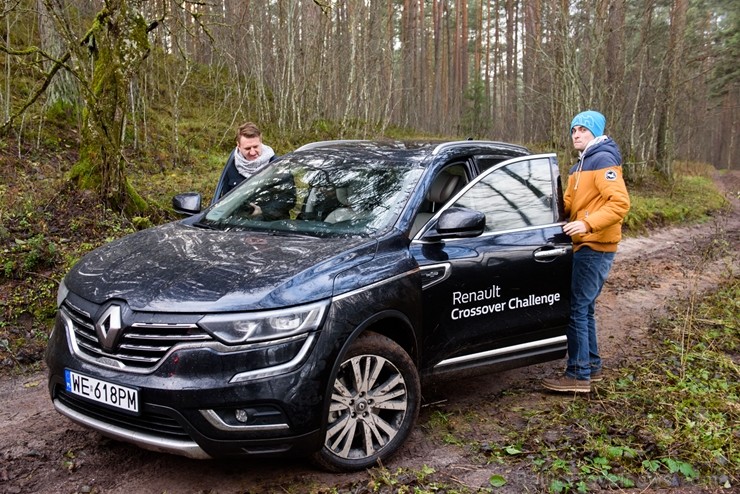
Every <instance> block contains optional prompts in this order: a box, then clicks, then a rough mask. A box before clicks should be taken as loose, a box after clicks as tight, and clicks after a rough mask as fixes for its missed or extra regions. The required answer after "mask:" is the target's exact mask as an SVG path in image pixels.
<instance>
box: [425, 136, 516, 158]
mask: <svg viewBox="0 0 740 494" xmlns="http://www.w3.org/2000/svg"><path fill="white" fill-rule="evenodd" d="M471 144H473V145H477V146H481V145H493V146H498V147H507V148H509V149H519V150H522V151H525V152H527V153H529V149H527V148H525V147H524V146H519V145H518V144H511V143H509V142H499V141H483V140H475V141H474V140H466V141H450V142H443V143H442V144H440V145H438V146H437V147H436V148H434V150H433V151H432V156H436V155H437V154H439V153H441V152H442V151H444V150H445V149H447V148H451V147H456V146H464V145H471Z"/></svg>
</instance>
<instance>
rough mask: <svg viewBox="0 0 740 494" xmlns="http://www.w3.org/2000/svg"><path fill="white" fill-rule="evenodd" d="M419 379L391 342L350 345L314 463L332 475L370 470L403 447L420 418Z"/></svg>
mask: <svg viewBox="0 0 740 494" xmlns="http://www.w3.org/2000/svg"><path fill="white" fill-rule="evenodd" d="M420 397H421V390H420V384H419V373H418V371H417V370H416V366H415V365H414V362H413V361H412V360H411V358H410V357H409V356H408V354H407V353H406V352H405V351H404V350H403V348H401V347H400V346H399V345H398V344H397V343H395V342H394V341H393V340H391V339H390V338H387V337H385V336H381V335H379V334H376V333H366V334H364V335H362V336H360V337H359V338H358V339H357V341H355V342H354V343H353V344H352V346H351V347H350V349H349V350H348V352H347V354H346V355H345V357H344V359H343V361H342V364H341V365H340V366H339V369H338V371H337V374H336V376H334V379H333V381H332V394H331V402H330V404H329V409H328V411H327V413H328V416H327V430H326V437H325V439H324V446H323V447H322V448H321V450H320V451H319V452H318V453H316V454H315V456H314V460H315V461H316V462H317V463H318V464H319V465H320V466H322V467H323V468H326V469H327V470H331V471H335V472H343V471H352V470H361V469H365V468H369V467H372V466H373V465H375V464H376V463H377V462H378V460H385V459H386V458H388V457H390V456H391V455H392V454H393V453H395V452H396V450H398V448H399V447H400V446H401V445H402V444H403V442H404V441H405V440H406V438H407V437H408V435H409V434H410V433H411V431H412V430H413V428H414V425H415V424H416V419H417V417H418V415H419V401H420Z"/></svg>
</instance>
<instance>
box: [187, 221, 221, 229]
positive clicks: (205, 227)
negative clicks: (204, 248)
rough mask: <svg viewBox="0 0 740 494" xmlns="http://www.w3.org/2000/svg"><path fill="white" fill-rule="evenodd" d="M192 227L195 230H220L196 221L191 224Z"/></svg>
mask: <svg viewBox="0 0 740 494" xmlns="http://www.w3.org/2000/svg"><path fill="white" fill-rule="evenodd" d="M193 226H194V227H197V228H203V229H205V230H220V228H217V227H215V226H213V225H211V224H208V223H203V222H201V221H196V222H195V223H193Z"/></svg>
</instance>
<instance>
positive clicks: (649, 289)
mask: <svg viewBox="0 0 740 494" xmlns="http://www.w3.org/2000/svg"><path fill="white" fill-rule="evenodd" d="M719 183H720V185H721V186H722V187H723V188H724V189H725V191H727V192H728V197H729V198H730V199H731V200H732V201H733V206H734V207H733V209H732V211H731V212H729V213H727V214H723V215H721V216H718V217H716V218H714V219H713V220H712V221H711V222H708V223H705V224H702V225H695V226H689V227H683V228H672V229H665V230H661V231H657V232H653V233H651V234H650V235H647V236H643V237H639V238H628V239H625V240H624V241H623V242H622V244H621V245H620V250H619V253H618V254H617V258H616V261H615V264H614V267H613V269H612V272H611V275H610V278H609V280H608V282H607V284H606V286H605V288H604V292H603V293H602V296H601V297H600V299H599V301H598V307H597V318H598V322H599V335H600V342H601V351H602V356H603V357H604V359H605V365H606V370H605V374H606V376H605V378H606V379H605V382H604V383H602V384H600V385H599V386H598V387H597V389H596V391H594V392H593V393H591V394H590V395H587V396H578V397H574V396H570V395H558V394H553V393H549V392H545V391H543V390H542V388H541V386H540V384H539V382H540V380H541V379H542V378H543V377H549V376H554V375H555V374H556V373H558V372H559V371H560V370H561V368H562V366H563V362H550V363H546V364H540V365H536V366H531V367H528V368H523V369H517V370H512V371H507V372H503V373H497V374H480V375H473V376H464V377H460V378H457V379H446V380H445V381H441V382H437V383H434V384H432V385H430V386H428V387H427V389H425V390H424V406H423V409H422V412H421V415H420V418H419V422H418V425H417V427H416V429H415V430H414V432H413V433H412V435H411V437H410V439H409V441H408V442H407V443H406V445H405V446H404V447H403V448H402V449H401V451H400V452H399V453H398V454H397V455H396V456H395V457H394V458H392V459H391V461H389V462H388V463H387V464H386V465H385V468H386V469H387V470H388V471H390V472H395V471H398V469H401V470H403V471H409V472H419V471H421V470H424V469H426V470H427V471H430V472H431V470H428V468H431V469H433V470H434V472H433V473H431V474H430V476H431V477H432V478H433V479H434V480H435V481H436V482H437V483H438V484H439V485H445V486H448V488H447V489H446V490H444V491H443V492H497V493H499V492H500V493H507V494H509V493H520V492H543V491H546V490H547V483H546V481H545V480H544V479H543V478H541V475H540V474H538V473H536V470H535V469H533V466H532V463H531V461H530V460H528V458H527V457H526V456H522V457H521V459H519V460H518V461H506V462H495V461H494V462H489V461H482V460H481V457H480V452H479V451H477V452H476V451H471V449H470V448H466V446H465V445H464V444H459V443H456V442H455V441H449V440H445V439H444V435H443V434H442V433H440V430H439V427H437V426H435V425H434V423H435V420H436V418H438V417H439V416H440V414H442V415H456V414H457V416H465V417H474V419H470V420H469V423H468V426H469V427H470V429H471V430H470V431H468V432H467V433H466V434H467V435H468V437H470V436H473V437H476V438H477V440H478V441H479V443H486V442H489V443H491V444H495V443H496V441H497V437H496V433H495V431H496V429H495V427H494V426H497V427H507V428H509V429H511V428H514V429H519V430H522V431H523V430H524V429H525V428H526V427H527V419H526V417H527V415H526V414H522V413H521V411H522V410H527V409H530V408H537V409H540V410H542V409H543V408H550V409H558V408H559V407H561V406H562V404H563V403H564V402H568V401H573V400H592V401H598V400H600V390H599V387H601V386H607V385H608V382H609V379H610V377H611V378H614V377H615V375H616V374H617V373H618V371H619V369H620V368H621V367H623V366H626V365H628V364H631V363H635V362H639V361H640V360H641V359H644V358H645V359H646V358H650V357H652V356H653V347H655V346H656V345H658V342H659V338H657V337H656V336H655V335H654V334H652V333H653V332H654V326H653V323H654V321H655V320H656V318H657V317H660V316H661V315H663V314H665V311H666V310H668V308H669V307H671V306H672V304H675V303H677V302H678V301H681V300H688V299H689V298H690V297H693V296H696V295H697V294H699V293H702V292H703V291H705V290H709V289H711V288H712V287H714V286H715V285H716V284H717V282H718V281H719V280H722V279H726V278H727V276H728V273H730V274H731V276H732V275H734V276H737V275H738V272H739V271H740V269H739V267H740V265H739V264H738V256H737V252H736V251H735V249H736V246H737V245H739V244H740V208H739V207H738V204H737V199H738V191H740V173H738V172H735V173H734V174H726V175H723V178H722V179H721V182H719ZM720 236H721V237H722V238H723V239H725V241H726V242H728V243H729V246H730V248H729V253H727V252H725V254H724V255H722V256H718V257H715V258H711V259H707V257H706V256H705V255H704V254H705V253H706V251H707V247H708V246H709V245H711V244H712V243H713V242H715V241H716V239H717V238H719V237H720ZM733 273H734V274H733ZM638 385H639V383H638ZM552 434H555V431H552ZM545 439H546V438H545ZM427 467H428V468H427ZM373 475H378V472H375V473H373V472H372V471H368V472H359V473H354V474H343V475H338V474H328V473H325V472H321V471H318V470H316V469H315V468H314V467H312V466H311V465H310V464H309V463H307V462H304V461H300V460H259V461H256V460H229V461H198V460H190V459H186V458H181V457H177V456H170V455H166V454H158V453H153V452H149V451H144V450H141V449H138V448H136V447H134V446H131V445H127V444H122V443H119V442H116V441H112V440H108V439H105V438H103V437H102V436H101V435H99V434H98V433H95V432H90V431H88V430H86V429H84V428H82V427H80V426H78V425H76V424H74V423H72V422H70V421H69V420H67V419H66V418H64V417H62V416H61V415H59V414H58V413H57V412H56V411H55V410H54V408H53V406H52V403H51V401H50V399H49V396H48V392H47V388H46V378H45V374H44V372H43V370H41V371H37V372H33V373H30V374H24V375H15V376H7V375H6V376H2V377H0V492H4V493H26V492H35V493H77V492H92V493H110V494H112V493H132V492H136V493H165V492H167V493H255V494H256V493H309V492H320V493H329V492H334V493H344V492H347V493H349V492H352V493H359V492H373V491H374V489H373V487H372V486H373V485H375V486H376V487H378V486H381V484H379V483H375V484H372V483H368V482H369V480H371V479H372V478H373ZM493 475H500V476H502V477H503V478H505V479H506V485H505V486H503V487H500V488H491V485H490V484H489V479H490V478H491V477H492V476H493ZM403 481H404V479H403V478H402V477H398V478H396V479H395V482H397V483H398V484H399V485H402V484H403ZM409 484H413V482H412V481H409ZM385 485H387V484H385ZM450 486H451V487H452V488H450ZM734 488H735V489H737V486H734ZM593 490H594V488H593V486H592V487H591V488H590V489H589V491H590V492H592V491H593ZM596 490H598V489H596ZM617 490H618V491H620V492H635V493H636V492H641V493H643V492H681V493H692V494H694V493H704V492H730V490H728V489H724V490H723V489H721V488H716V489H711V488H708V487H699V486H698V485H692V484H687V483H685V482H679V483H674V484H673V485H671V484H670V483H668V484H666V483H661V482H657V483H648V485H640V486H638V487H636V488H632V489H626V488H622V489H617ZM380 492H413V487H411V488H410V490H404V489H402V488H401V487H396V488H391V487H389V488H383V489H380ZM736 492H737V491H736Z"/></svg>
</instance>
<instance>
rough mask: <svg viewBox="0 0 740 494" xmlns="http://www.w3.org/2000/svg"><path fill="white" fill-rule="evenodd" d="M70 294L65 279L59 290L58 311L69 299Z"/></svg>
mask: <svg viewBox="0 0 740 494" xmlns="http://www.w3.org/2000/svg"><path fill="white" fill-rule="evenodd" d="M68 293H69V290H68V289H67V284H66V283H65V282H64V279H62V282H61V283H59V289H58V290H57V309H58V308H59V307H61V306H62V302H64V299H65V298H67V294H68Z"/></svg>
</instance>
